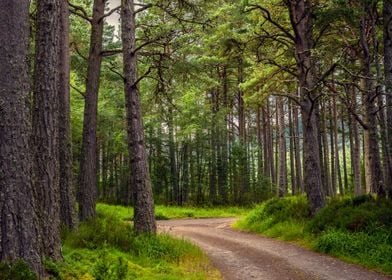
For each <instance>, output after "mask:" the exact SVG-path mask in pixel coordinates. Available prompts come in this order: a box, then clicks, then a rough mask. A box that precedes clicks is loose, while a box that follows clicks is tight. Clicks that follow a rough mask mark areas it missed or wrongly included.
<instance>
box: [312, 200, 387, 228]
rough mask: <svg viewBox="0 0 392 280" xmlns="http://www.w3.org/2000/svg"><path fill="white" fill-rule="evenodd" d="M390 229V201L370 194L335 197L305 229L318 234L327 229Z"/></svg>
mask: <svg viewBox="0 0 392 280" xmlns="http://www.w3.org/2000/svg"><path fill="white" fill-rule="evenodd" d="M375 228H389V229H392V203H391V202H390V201H386V200H380V201H377V200H375V199H374V198H373V197H371V196H368V195H366V196H360V197H356V198H344V199H335V200H333V201H331V202H330V203H329V204H328V205H327V207H325V208H323V209H321V210H320V211H319V213H317V215H316V216H315V217H314V218H313V219H312V221H310V223H309V224H308V226H307V227H306V231H308V232H311V233H314V234H318V233H320V232H322V231H324V230H328V229H339V230H348V231H351V232H359V231H366V232H369V231H372V230H373V229H375Z"/></svg>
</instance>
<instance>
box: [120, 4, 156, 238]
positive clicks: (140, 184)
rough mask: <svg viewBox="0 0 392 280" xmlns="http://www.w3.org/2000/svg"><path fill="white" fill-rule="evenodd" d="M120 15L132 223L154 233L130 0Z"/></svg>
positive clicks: (154, 223) (132, 9)
mask: <svg viewBox="0 0 392 280" xmlns="http://www.w3.org/2000/svg"><path fill="white" fill-rule="evenodd" d="M121 18H122V20H121V25H122V26H121V28H122V42H123V57H124V78H125V87H124V90H125V102H126V112H127V132H128V151H129V156H130V164H131V166H130V167H131V168H130V169H131V176H132V177H131V178H132V179H131V182H132V188H133V198H134V227H135V230H136V232H139V233H142V232H147V233H155V232H156V229H157V228H156V222H155V216H154V201H153V196H152V189H151V181H150V175H149V170H148V162H147V151H146V147H145V138H144V129H143V122H142V114H141V108H140V107H141V105H140V97H139V89H138V85H137V80H138V75H137V57H136V53H135V52H134V49H135V43H136V38H135V31H136V30H135V29H136V25H135V16H134V3H133V0H123V1H122V17H121Z"/></svg>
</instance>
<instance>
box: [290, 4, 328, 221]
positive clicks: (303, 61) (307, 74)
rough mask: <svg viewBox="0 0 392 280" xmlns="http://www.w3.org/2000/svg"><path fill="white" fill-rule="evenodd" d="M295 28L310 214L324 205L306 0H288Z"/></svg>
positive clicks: (308, 11) (310, 29)
mask: <svg viewBox="0 0 392 280" xmlns="http://www.w3.org/2000/svg"><path fill="white" fill-rule="evenodd" d="M287 5H288V8H289V13H290V20H291V24H292V27H293V30H294V34H295V35H294V39H295V48H296V61H297V68H298V75H299V85H300V99H301V100H300V103H301V114H302V123H303V136H304V140H303V156H304V163H303V164H304V187H305V191H306V193H307V195H308V199H309V202H310V208H311V212H312V214H315V213H316V212H317V210H318V209H320V208H321V207H323V206H324V204H325V198H324V194H323V191H322V182H321V166H320V152H319V144H318V141H319V140H318V133H319V129H318V122H317V118H316V114H315V108H316V106H317V101H316V99H315V95H316V93H315V92H314V88H313V87H314V77H313V71H314V69H313V62H312V57H311V49H312V47H313V40H312V23H311V7H310V5H311V4H310V3H309V2H308V1H305V0H297V1H288V2H287Z"/></svg>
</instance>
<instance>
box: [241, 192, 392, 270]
mask: <svg viewBox="0 0 392 280" xmlns="http://www.w3.org/2000/svg"><path fill="white" fill-rule="evenodd" d="M234 227H236V228H238V229H242V230H246V231H251V232H256V233H259V234H263V235H266V236H269V237H274V238H278V239H281V240H285V241H290V242H294V243H297V244H299V245H302V246H305V247H308V248H310V249H313V250H316V251H319V252H323V253H327V254H330V255H333V256H336V257H338V258H341V259H343V260H346V261H349V262H352V263H356V264H361V265H363V266H365V267H368V268H371V269H376V270H378V271H382V272H384V273H386V274H389V275H392V202H391V201H386V200H375V199H374V198H373V197H371V196H362V197H357V198H349V197H346V198H340V199H334V200H332V201H330V202H329V203H328V205H327V206H326V207H325V208H323V209H322V210H320V211H319V213H318V214H317V215H316V216H315V217H314V218H310V215H309V207H308V203H307V200H306V198H305V197H304V196H293V197H286V198H281V199H279V198H273V199H271V200H268V201H266V202H264V203H262V204H261V205H258V206H257V207H256V208H255V209H254V210H252V211H251V212H250V213H249V214H248V215H247V216H246V217H244V218H242V219H241V220H239V221H238V222H237V223H236V224H235V225H234Z"/></svg>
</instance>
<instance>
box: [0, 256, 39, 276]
mask: <svg viewBox="0 0 392 280" xmlns="http://www.w3.org/2000/svg"><path fill="white" fill-rule="evenodd" d="M36 279H37V277H36V275H35V273H34V272H33V271H32V270H31V269H30V267H29V266H28V264H27V263H26V262H24V261H22V260H18V261H16V262H14V263H7V262H0V280H36Z"/></svg>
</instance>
